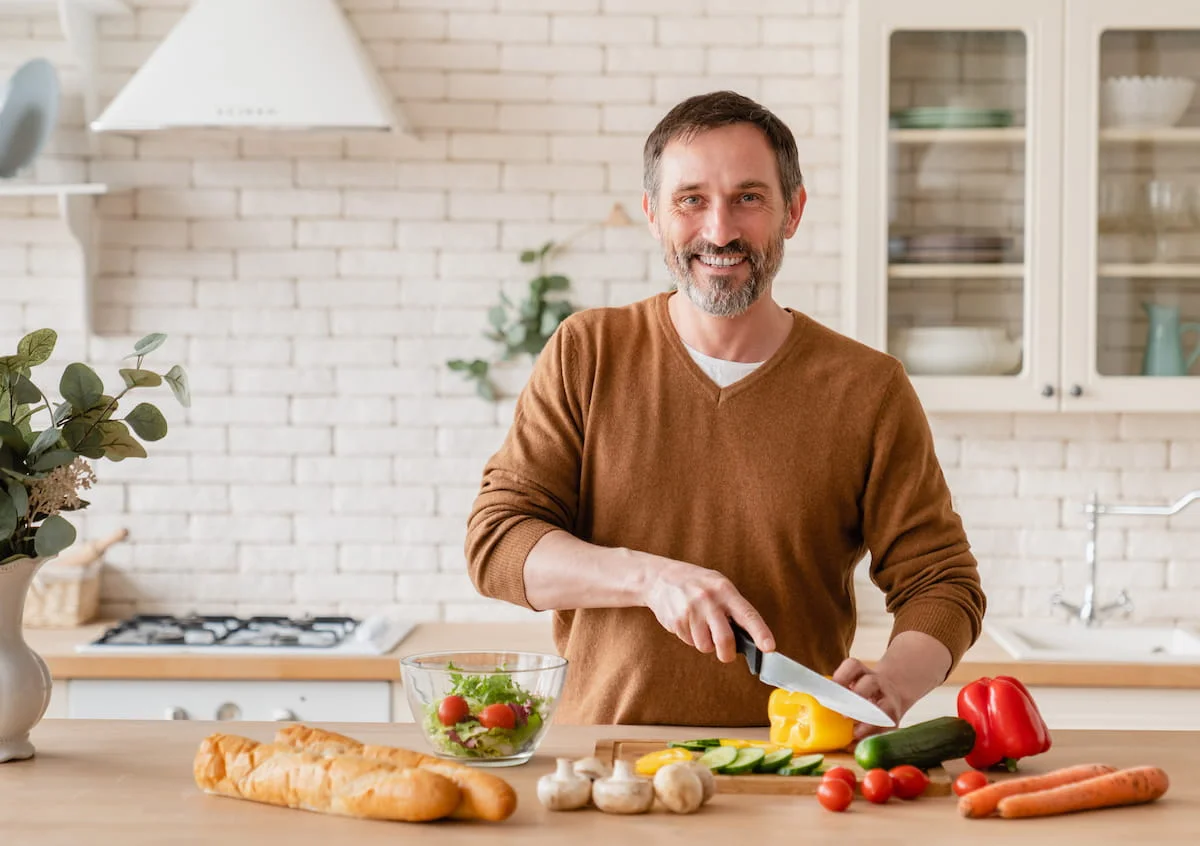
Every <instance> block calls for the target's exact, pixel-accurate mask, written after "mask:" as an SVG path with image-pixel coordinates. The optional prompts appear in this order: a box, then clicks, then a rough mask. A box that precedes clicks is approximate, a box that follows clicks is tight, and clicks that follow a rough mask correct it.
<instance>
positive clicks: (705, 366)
mask: <svg viewBox="0 0 1200 846" xmlns="http://www.w3.org/2000/svg"><path fill="white" fill-rule="evenodd" d="M684 346H685V347H687V351H688V352H689V353H691V356H692V358H693V359H694V360H695V362H696V364H698V365H700V369H701V370H703V371H704V372H705V373H706V374H708V378H710V379H712V380H713V381H714V382H716V383H717V387H720V388H727V387H729V386H730V385H732V384H733V383H734V382H736V381H737V380H739V379H742V378H744V377H746V376H749V375H750V374H751V373H753V372H754V371H755V370H756V369H757V368H758V367H760V366H761V365H762V362H761V361H726V360H725V359H723V358H713V357H712V356H711V355H705V354H704V353H702V352H700V351H699V350H694V349H692V348H691V347H689V346H688V345H687V344H684Z"/></svg>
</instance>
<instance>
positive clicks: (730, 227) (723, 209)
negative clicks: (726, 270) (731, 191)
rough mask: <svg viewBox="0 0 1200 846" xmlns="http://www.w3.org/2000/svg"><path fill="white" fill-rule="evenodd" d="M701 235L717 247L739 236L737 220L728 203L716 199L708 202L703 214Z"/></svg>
mask: <svg viewBox="0 0 1200 846" xmlns="http://www.w3.org/2000/svg"><path fill="white" fill-rule="evenodd" d="M703 235H704V239H705V240H706V241H708V242H709V243H710V244H714V245H716V246H718V247H724V246H725V245H726V244H728V243H730V242H731V241H736V240H737V239H738V237H740V235H741V233H740V232H739V231H738V228H737V220H736V219H735V217H734V213H733V208H732V207H731V206H730V205H729V203H727V202H724V201H717V202H714V203H710V204H709V207H708V210H707V212H706V214H705V216H704V232H703Z"/></svg>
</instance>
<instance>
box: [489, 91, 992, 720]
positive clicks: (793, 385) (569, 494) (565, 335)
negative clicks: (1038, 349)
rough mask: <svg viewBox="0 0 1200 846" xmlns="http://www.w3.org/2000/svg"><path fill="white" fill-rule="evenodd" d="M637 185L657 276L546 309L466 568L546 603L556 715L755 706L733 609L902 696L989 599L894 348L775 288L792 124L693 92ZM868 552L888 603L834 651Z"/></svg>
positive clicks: (814, 658) (887, 706) (868, 684)
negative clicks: (869, 638)
mask: <svg viewBox="0 0 1200 846" xmlns="http://www.w3.org/2000/svg"><path fill="white" fill-rule="evenodd" d="M644 188H645V194H644V196H643V200H642V206H643V210H644V211H645V213H646V217H647V219H648V221H649V225H650V231H651V232H652V233H653V234H654V237H655V238H657V239H658V240H659V241H661V242H662V246H663V256H664V259H665V261H666V264H667V267H668V269H669V270H670V272H671V275H672V276H673V277H674V279H675V282H676V287H677V290H676V291H675V292H673V293H662V294H659V295H657V296H653V297H651V298H649V299H647V300H643V301H641V302H638V303H634V304H633V305H630V306H625V307H622V308H603V309H590V310H585V311H583V312H580V313H578V314H576V315H573V316H572V317H570V318H568V319H567V320H566V321H564V323H563V324H562V325H561V327H560V328H559V329H558V331H557V332H556V333H555V335H554V337H553V338H552V339H551V341H550V343H549V344H548V345H547V346H546V348H545V350H544V351H543V352H542V354H541V355H540V356H539V358H538V360H537V363H536V365H535V367H534V371H533V374H532V376H531V378H530V381H529V383H528V385H527V386H526V387H525V389H524V391H523V392H522V394H521V396H520V398H519V401H518V403H517V407H516V410H515V414H514V419H513V424H512V428H511V430H510V431H509V433H508V437H507V439H506V440H505V442H504V445H503V446H502V447H501V449H500V450H499V451H498V452H497V453H496V454H495V455H494V456H493V457H492V458H491V460H490V461H489V462H488V463H487V466H486V467H485V469H484V474H483V484H482V488H481V490H480V493H479V495H478V498H477V500H476V502H475V505H474V508H473V510H472V513H471V516H470V519H469V522H468V531H467V539H466V553H467V558H468V564H469V569H470V573H471V577H472V579H473V581H474V583H475V585H476V587H477V588H478V590H479V591H480V592H481V593H482V594H484V595H486V596H492V597H496V598H499V599H503V600H506V601H508V602H512V603H515V604H518V605H523V606H525V607H528V608H533V609H538V610H547V609H553V611H554V638H555V642H556V644H557V646H558V649H559V651H560V653H561V654H562V655H563V656H565V657H566V658H568V659H569V661H570V665H569V669H568V673H567V682H566V686H565V689H564V693H563V697H562V699H561V702H560V704H559V709H558V715H557V717H556V719H558V720H560V721H562V722H564V723H648V724H682V725H689V724H690V725H709V726H753V725H765V724H766V723H767V698H768V696H769V695H770V692H771V691H770V688H769V687H767V686H766V685H764V684H763V683H761V682H760V681H758V680H757V679H756V678H754V677H753V676H751V675H750V673H749V672H747V668H746V664H745V661H744V659H742V658H741V656H739V655H737V654H736V652H735V651H734V644H733V636H732V632H731V629H730V626H729V620H730V619H731V618H732V619H733V620H736V621H737V622H738V623H740V624H741V625H742V627H743V628H745V629H746V630H747V631H748V632H749V633H750V634H751V635H752V636H753V637H754V640H755V642H756V643H757V644H758V646H759V647H760V648H761V649H764V650H768V651H769V650H774V649H778V650H779V651H780V652H782V653H783V654H785V655H787V656H789V657H791V658H794V659H796V660H798V661H800V662H802V663H804V664H806V665H808V666H810V667H812V668H814V669H816V670H818V671H819V672H822V673H826V674H830V673H832V674H833V678H834V680H835V681H838V682H839V683H841V684H844V685H846V686H848V687H850V688H851V689H853V690H855V691H856V692H858V693H860V694H862V695H863V696H865V697H867V698H868V699H871V700H872V701H874V702H876V703H877V704H879V705H880V707H882V708H883V710H884V711H886V712H887V713H888V714H889V715H891V716H893V717H895V718H897V719H899V717H901V716H902V715H903V714H904V713H905V712H906V711H907V710H908V708H909V707H911V706H912V704H913V703H914V702H915V701H917V700H918V699H920V698H921V697H922V696H924V695H925V694H926V693H927V692H929V691H930V690H931V689H933V688H934V687H936V686H937V685H938V684H940V683H941V682H942V681H944V679H945V677H946V675H947V673H948V672H949V671H950V669H951V668H952V667H953V665H954V664H955V663H956V662H957V661H958V660H959V658H960V657H961V656H962V654H963V652H965V651H966V649H967V648H968V647H969V646H970V645H971V644H972V643H973V642H974V640H975V639H976V638H977V637H978V635H979V630H980V625H981V620H982V617H983V612H984V606H985V601H984V596H983V594H982V591H981V590H980V585H979V577H978V571H977V567H976V563H975V560H974V558H973V557H972V555H971V552H970V549H969V546H968V543H967V540H966V537H965V536H964V533H963V529H962V524H961V521H960V520H959V518H958V515H957V514H955V512H954V511H953V509H952V507H951V502H950V494H949V491H948V490H947V487H946V483H945V480H944V478H943V476H942V473H941V469H940V467H939V465H938V461H937V458H936V456H935V454H934V448H933V439H932V436H931V434H930V431H929V427H928V423H927V421H926V419H925V416H924V412H923V411H922V408H921V406H920V403H919V401H918V399H917V396H916V394H915V392H914V391H913V389H912V387H911V384H910V383H909V381H908V379H907V378H906V376H905V374H904V371H903V369H902V367H901V366H900V364H899V362H897V361H896V360H895V359H893V358H891V357H890V356H887V355H885V354H883V353H880V352H878V351H876V350H873V349H870V348H868V347H866V346H864V345H862V344H859V343H857V342H855V341H853V340H851V339H849V338H846V337H844V336H842V335H839V334H837V333H835V332H833V331H832V330H830V329H827V328H825V327H824V326H822V325H820V324H819V323H817V322H816V321H814V320H812V319H810V318H808V317H806V316H804V315H802V314H800V313H798V312H794V311H792V310H790V309H786V308H783V307H781V306H780V305H778V304H777V303H776V302H775V301H774V299H772V296H771V284H772V280H773V279H774V277H775V274H776V272H777V271H778V270H779V266H780V263H781V261H782V258H783V244H784V240H785V239H787V238H790V237H791V236H792V235H793V234H794V233H795V231H796V228H797V226H798V225H799V223H800V217H801V214H802V213H803V211H804V203H805V191H804V188H803V185H802V179H801V173H800V167H799V162H798V155H797V151H796V143H795V140H794V138H793V137H792V133H791V131H790V130H789V129H788V128H787V127H786V126H785V125H784V124H783V123H782V122H781V121H780V120H779V119H778V118H777V117H775V116H774V115H773V114H772V113H771V112H769V111H768V110H766V109H764V108H763V107H762V106H760V105H758V104H757V103H755V102H753V101H752V100H749V99H747V98H745V97H742V96H740V95H738V94H734V93H732V92H717V93H712V94H707V95H702V96H697V97H693V98H690V99H688V100H686V101H684V102H682V103H680V104H679V105H678V106H676V107H675V108H673V109H672V110H671V111H670V112H669V113H668V114H667V115H666V116H665V117H664V118H663V120H662V122H661V123H660V124H659V125H658V126H657V127H656V128H655V129H654V131H653V132H652V133H651V134H650V136H649V138H648V139H647V141H646V146H645V175H644ZM866 552H869V553H870V555H871V562H872V563H871V576H872V579H873V580H874V582H875V583H876V584H877V585H878V586H879V587H880V588H881V589H882V590H883V591H884V592H885V594H886V596H887V604H888V610H889V611H890V612H891V613H892V614H893V615H894V627H893V638H892V640H891V642H890V645H889V647H888V649H887V652H886V654H885V655H884V656H883V657H882V659H881V660H880V661H879V662H878V663H877V665H876V666H875V668H874V669H873V670H868V669H867V668H866V667H864V666H863V665H862V664H861V663H860V662H858V661H857V660H854V659H851V658H847V655H848V653H849V649H850V645H851V642H852V640H853V636H854V629H855V619H856V618H855V603H854V594H853V582H852V579H853V571H854V567H855V564H856V563H857V562H858V561H860V560H861V559H862V558H863V556H864V554H865V553H866ZM713 653H715V657H714V654H713ZM835 671H836V672H835ZM871 730H872V729H871V728H869V727H866V726H859V727H858V732H859V734H860V736H861V735H862V734H865V733H867V732H869V731H871Z"/></svg>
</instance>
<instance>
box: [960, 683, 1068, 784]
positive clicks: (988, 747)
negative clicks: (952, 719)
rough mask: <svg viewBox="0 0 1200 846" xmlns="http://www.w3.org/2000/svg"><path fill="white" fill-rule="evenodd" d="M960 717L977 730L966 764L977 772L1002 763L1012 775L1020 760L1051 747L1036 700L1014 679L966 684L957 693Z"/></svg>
mask: <svg viewBox="0 0 1200 846" xmlns="http://www.w3.org/2000/svg"><path fill="white" fill-rule="evenodd" d="M958 716H959V717H961V718H962V719H964V720H966V721H967V722H968V723H970V724H971V727H972V728H974V729H975V748H974V749H972V750H971V752H970V754H968V755H967V756H966V761H967V764H969V765H970V766H972V767H974V768H975V769H977V770H986V769H988V768H989V767H995V766H997V765H998V764H1003V765H1004V767H1005V768H1006V769H1008V770H1009V771H1010V772H1011V771H1014V770H1016V768H1017V760H1018V759H1019V758H1027V757H1029V756H1030V755H1040V754H1041V753H1042V752H1045V751H1046V750H1047V749H1049V748H1050V730H1049V729H1047V728H1046V723H1045V721H1044V720H1043V719H1042V715H1041V714H1040V713H1038V709H1037V705H1035V704H1034V702H1033V697H1032V696H1031V695H1030V693H1029V691H1028V690H1027V689H1026V688H1025V685H1023V684H1021V682H1019V681H1017V680H1016V679H1014V678H1013V677H1012V676H996V677H995V678H994V679H989V678H982V679H979V680H978V681H973V682H971V683H970V684H968V685H966V686H965V687H964V688H963V689H962V690H960V691H959V692H958Z"/></svg>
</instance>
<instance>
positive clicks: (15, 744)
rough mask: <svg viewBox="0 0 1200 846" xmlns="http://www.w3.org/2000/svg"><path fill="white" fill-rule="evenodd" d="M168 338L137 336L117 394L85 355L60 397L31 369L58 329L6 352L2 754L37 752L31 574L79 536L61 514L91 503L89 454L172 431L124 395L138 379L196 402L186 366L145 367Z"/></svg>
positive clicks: (0, 418)
mask: <svg viewBox="0 0 1200 846" xmlns="http://www.w3.org/2000/svg"><path fill="white" fill-rule="evenodd" d="M166 339H167V336H166V335H163V334H161V333H154V334H151V335H147V336H146V337H144V338H142V339H141V340H140V341H138V342H137V343H136V344H135V345H134V348H133V352H132V353H131V354H130V355H129V356H127V357H126V358H127V359H133V361H132V366H130V367H125V368H121V369H120V370H119V371H118V373H119V375H120V376H121V379H122V381H123V382H124V387H123V388H122V389H121V390H120V391H117V392H114V393H113V394H111V395H110V394H108V393H106V391H105V387H104V383H103V381H101V379H100V377H99V376H98V375H96V373H95V371H93V370H92V369H91V368H90V367H88V366H87V365H86V364H80V363H78V362H76V363H73V364H69V365H67V367H66V369H65V370H64V371H63V374H62V378H61V379H60V380H59V384H58V393H59V395H60V396H61V401H59V402H53V401H51V399H50V396H49V395H48V394H47V393H46V391H44V390H43V389H42V388H41V387H39V386H38V385H37V384H36V383H35V382H34V381H33V378H32V371H33V368H34V367H36V366H38V365H40V364H44V363H45V362H46V361H47V360H48V359H49V358H50V356H51V354H52V353H53V352H54V345H55V343H56V342H57V341H58V335H57V334H56V333H55V332H54V331H53V330H51V329H40V330H38V331H36V332H32V333H30V334H28V335H26V336H25V337H24V338H22V339H21V341H20V342H19V343H18V344H17V352H16V355H7V356H0V762H4V761H11V760H19V759H22V758H29V757H31V756H32V755H33V752H34V750H33V745H32V744H31V743H30V742H29V731H30V729H32V728H33V727H34V726H35V725H37V723H38V721H39V720H41V718H42V715H43V714H45V712H46V706H47V705H48V704H49V702H50V673H49V671H48V670H47V669H46V664H45V662H44V661H42V659H41V657H40V656H39V655H37V653H35V652H34V651H33V650H32V649H30V648H29V646H28V645H27V644H26V643H25V639H24V636H23V634H22V626H21V619H22V615H23V612H24V607H25V597H26V593H27V591H28V590H29V585H30V582H31V581H32V580H33V577H34V575H36V573H37V571H38V570H39V569H40V568H41V566H42V565H43V564H45V563H46V561H48V560H49V559H51V558H53V557H54V556H55V555H57V554H58V553H59V552H61V551H62V550H64V549H66V548H67V547H69V546H70V545H71V544H72V543H74V541H75V528H74V526H72V525H71V522H70V520H68V519H67V518H66V517H65V516H64V514H67V513H70V512H72V511H78V510H80V509H83V508H87V506H88V502H87V500H86V499H83V498H82V496H81V494H82V493H83V492H85V491H87V490H88V489H89V488H91V487H92V485H93V484H94V483H95V481H96V476H95V474H94V473H93V471H92V467H91V464H90V463H89V462H91V461H98V460H100V459H102V458H104V459H108V460H109V461H123V460H125V459H126V458H145V457H146V450H145V447H143V446H142V444H141V441H139V440H138V439H139V438H140V439H141V440H144V441H157V440H159V439H161V438H162V437H164V436H165V435H166V434H167V421H166V419H165V418H164V417H163V415H162V412H160V411H159V410H158V408H157V407H156V406H154V405H153V404H151V403H148V402H142V403H138V404H137V405H135V406H133V407H132V408H130V409H129V410H128V411H125V410H124V409H122V407H121V401H122V400H123V399H124V398H125V396H126V395H127V394H128V393H129V392H130V391H133V390H135V389H144V388H154V387H158V386H160V385H163V384H165V385H167V386H168V387H169V388H170V389H171V391H172V392H173V393H174V394H175V398H176V399H177V400H179V402H180V403H181V404H182V405H184V406H185V407H186V406H188V405H190V404H191V398H190V395H189V392H188V380H187V373H186V372H185V371H184V370H183V368H182V367H180V366H179V365H175V366H174V367H172V368H171V369H170V370H169V371H167V372H166V373H165V374H159V373H157V372H155V371H153V370H149V369H146V368H143V367H142V360H143V359H144V358H145V356H146V355H147V354H149V353H151V352H153V351H154V350H156V349H158V348H159V347H160V346H162V344H163V342H164V341H165V340H166ZM119 412H124V413H123V414H119ZM135 435H136V436H137V437H135Z"/></svg>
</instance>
